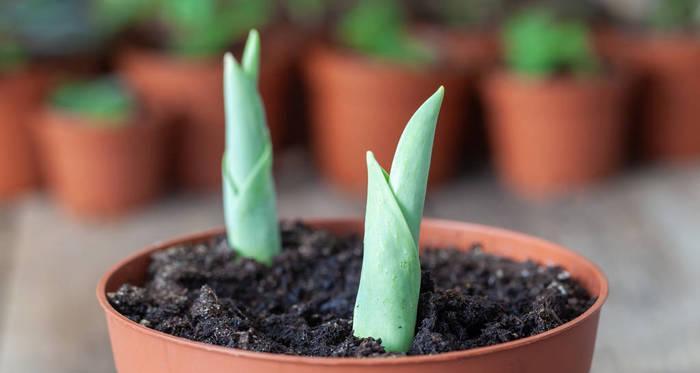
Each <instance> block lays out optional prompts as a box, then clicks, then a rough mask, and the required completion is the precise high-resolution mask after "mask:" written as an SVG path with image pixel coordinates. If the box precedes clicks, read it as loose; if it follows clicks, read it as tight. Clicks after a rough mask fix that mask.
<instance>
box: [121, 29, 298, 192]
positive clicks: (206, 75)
mask: <svg viewBox="0 0 700 373" xmlns="http://www.w3.org/2000/svg"><path fill="white" fill-rule="evenodd" d="M287 39H289V40H287ZM292 39H294V40H296V38H294V37H293V36H290V37H289V38H276V37H270V40H269V42H267V43H266V45H268V46H270V47H269V48H266V49H264V50H263V55H264V56H265V57H264V58H263V61H265V62H264V63H263V64H262V67H261V69H262V71H261V76H260V91H261V94H262V96H263V100H264V102H265V109H266V114H267V120H268V123H269V126H270V132H271V134H272V139H273V143H274V145H275V147H276V148H279V147H280V145H282V144H283V142H284V138H285V136H286V132H287V125H286V121H287V119H288V118H287V115H288V108H287V106H286V102H288V99H287V97H288V95H289V93H290V92H289V90H290V89H289V88H290V86H291V83H292V80H291V79H290V76H291V73H292V71H293V67H294V63H295V60H296V57H295V56H296V53H297V51H296V50H295V49H294V45H295V44H294V42H292ZM121 70H122V72H123V74H124V75H125V78H126V79H127V80H128V81H129V83H130V85H131V86H133V88H134V90H135V91H136V92H137V93H138V94H139V96H141V97H142V98H143V100H144V104H145V106H146V108H147V109H148V110H149V111H150V112H152V113H154V115H156V116H157V117H158V118H162V119H164V120H169V121H177V123H178V136H177V138H178V143H177V154H178V160H177V162H178V167H177V171H176V172H177V174H178V176H179V179H180V181H181V183H182V184H183V185H184V186H185V187H186V188H188V189H193V190H202V191H209V190H216V189H218V188H220V187H221V155H222V154H223V151H224V132H225V131H224V103H223V99H222V96H223V88H222V85H221V80H222V79H223V76H222V71H221V59H220V56H219V55H217V56H216V57H212V58H211V59H204V60H197V59H186V58H179V57H175V56H172V55H169V54H166V53H164V52H159V51H154V50H148V49H138V48H132V49H128V50H126V51H125V52H124V53H123V56H122V58H121Z"/></svg>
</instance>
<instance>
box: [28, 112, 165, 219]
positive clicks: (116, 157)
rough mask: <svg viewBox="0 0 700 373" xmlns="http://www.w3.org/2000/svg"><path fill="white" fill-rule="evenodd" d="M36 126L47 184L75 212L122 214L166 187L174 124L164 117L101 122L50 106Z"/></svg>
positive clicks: (154, 196) (107, 214) (61, 201)
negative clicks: (125, 121) (108, 122)
mask: <svg viewBox="0 0 700 373" xmlns="http://www.w3.org/2000/svg"><path fill="white" fill-rule="evenodd" d="M35 130H36V133H37V137H38V140H39V145H40V154H41V156H42V161H43V166H44V172H45V174H46V179H47V184H48V187H49V189H50V191H51V193H52V194H53V196H54V197H55V198H56V199H57V201H58V203H59V204H60V205H61V206H63V207H64V208H65V209H66V210H68V211H70V212H71V213H73V214H75V215H78V216H84V217H93V218H107V217H114V216H117V215H122V214H124V213H126V212H129V211H131V210H133V209H136V208H138V207H141V206H142V205H144V204H147V203H148V202H151V201H152V200H154V199H155V198H156V197H158V196H159V195H160V194H161V193H162V191H163V189H164V186H165V184H166V180H165V177H166V169H167V155H166V152H167V146H168V145H169V138H170V132H171V130H170V128H169V126H167V125H166V124H163V123H162V122H158V121H154V120H151V119H147V118H143V117H138V116H137V117H136V118H135V119H131V120H129V122H128V123H124V124H119V125H115V124H111V123H110V124H103V123H99V122H96V121H95V120H92V119H87V118H83V117H80V116H74V115H71V114H68V113H64V112H61V111H59V110H56V109H47V110H46V111H45V113H43V115H42V118H41V119H40V120H39V121H38V123H37V125H36V128H35Z"/></svg>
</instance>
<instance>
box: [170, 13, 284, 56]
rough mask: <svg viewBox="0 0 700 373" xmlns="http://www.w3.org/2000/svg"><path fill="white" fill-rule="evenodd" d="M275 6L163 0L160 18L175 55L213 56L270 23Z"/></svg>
mask: <svg viewBox="0 0 700 373" xmlns="http://www.w3.org/2000/svg"><path fill="white" fill-rule="evenodd" d="M273 5H274V4H273V3H272V1H270V0H161V1H160V5H159V13H160V15H159V16H160V18H161V20H162V22H163V23H164V24H165V26H166V28H167V29H168V32H169V37H170V48H171V51H172V52H173V53H175V54H178V55H181V56H186V57H195V58H196V57H210V56H213V55H217V54H219V53H222V52H223V51H225V50H226V49H227V48H228V47H229V46H230V45H231V43H232V42H234V41H236V40H238V39H239V38H241V37H243V36H244V35H245V33H246V32H247V31H248V30H250V29H251V28H256V27H260V26H262V25H264V24H265V23H267V22H268V21H269V19H270V17H272V13H273V10H274V6H273Z"/></svg>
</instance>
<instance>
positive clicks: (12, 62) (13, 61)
mask: <svg viewBox="0 0 700 373" xmlns="http://www.w3.org/2000/svg"><path fill="white" fill-rule="evenodd" d="M26 63H27V55H26V53H25V52H24V50H23V49H22V48H21V47H20V46H19V45H18V44H17V43H14V42H12V41H9V40H5V39H3V38H2V37H1V36H0V73H3V72H5V73H6V72H12V71H15V70H17V69H19V68H21V67H22V66H24V65H25V64H26Z"/></svg>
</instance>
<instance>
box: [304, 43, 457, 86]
mask: <svg viewBox="0 0 700 373" xmlns="http://www.w3.org/2000/svg"><path fill="white" fill-rule="evenodd" d="M306 58H307V59H309V60H319V59H320V60H325V61H326V63H328V61H330V62H332V63H334V64H343V65H346V66H352V67H353V68H354V69H357V70H360V69H362V70H364V71H368V72H372V73H374V74H377V75H379V74H392V75H399V74H401V75H405V76H411V77H416V78H423V77H430V76H435V75H440V76H454V77H456V76H465V77H466V76H468V74H469V72H468V71H466V70H465V69H462V68H460V67H458V66H454V65H453V64H452V63H444V62H443V63H440V62H438V63H427V64H425V65H417V66H412V65H409V64H401V63H396V62H392V61H391V60H385V59H381V58H374V57H372V56H368V55H364V54H362V53H360V52H356V51H353V50H352V48H347V47H344V46H342V45H340V44H338V43H333V42H329V41H320V42H315V43H313V44H312V45H310V46H309V52H308V53H307V57H306Z"/></svg>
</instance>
